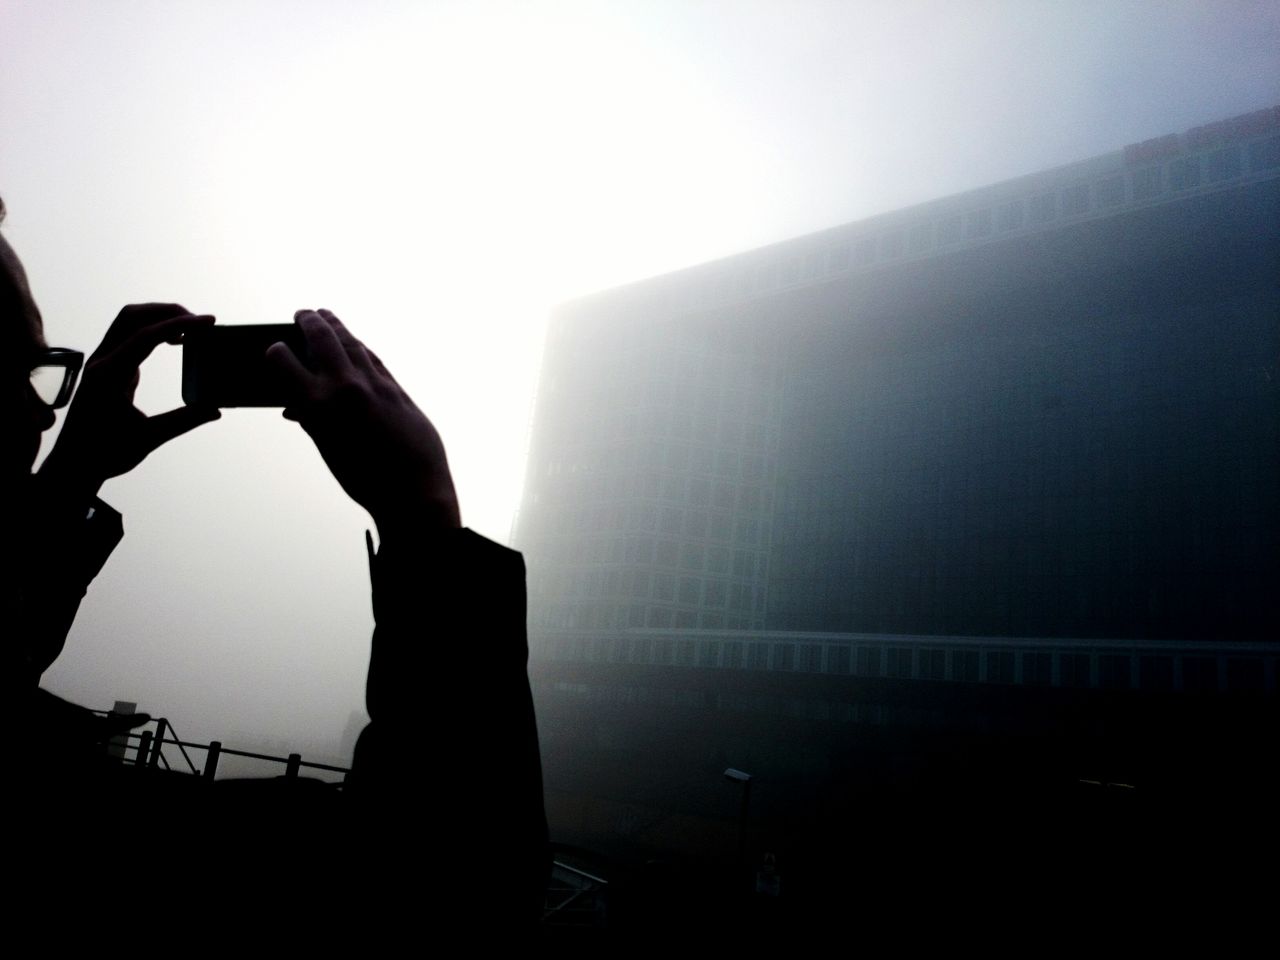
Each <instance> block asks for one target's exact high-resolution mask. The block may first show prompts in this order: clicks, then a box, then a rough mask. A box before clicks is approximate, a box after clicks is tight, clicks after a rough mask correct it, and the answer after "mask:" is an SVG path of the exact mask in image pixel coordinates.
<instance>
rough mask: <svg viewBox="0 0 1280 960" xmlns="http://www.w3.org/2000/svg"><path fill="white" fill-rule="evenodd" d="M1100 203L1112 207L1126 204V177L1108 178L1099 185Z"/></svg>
mask: <svg viewBox="0 0 1280 960" xmlns="http://www.w3.org/2000/svg"><path fill="white" fill-rule="evenodd" d="M1097 191H1098V203H1100V204H1102V205H1103V206H1104V207H1112V206H1115V205H1116V204H1117V203H1124V177H1108V178H1107V179H1106V180H1102V181H1100V182H1099V183H1098V186H1097Z"/></svg>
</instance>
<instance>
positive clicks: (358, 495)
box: [267, 310, 461, 542]
mask: <svg viewBox="0 0 1280 960" xmlns="http://www.w3.org/2000/svg"><path fill="white" fill-rule="evenodd" d="M294 321H295V322H296V323H297V324H298V327H299V328H300V329H301V330H302V335H303V337H304V338H305V339H306V343H307V353H308V358H307V359H308V366H304V365H303V363H302V361H300V360H299V359H298V358H297V357H296V356H295V355H294V353H293V351H291V350H290V349H289V348H288V347H287V346H285V345H284V344H283V343H277V344H273V345H272V346H271V347H270V348H269V349H268V350H267V359H268V361H269V362H270V363H272V364H274V365H275V367H276V368H277V369H278V370H279V371H280V374H281V376H283V377H285V378H286V379H287V381H288V382H289V384H290V388H291V392H292V394H293V400H292V401H291V403H290V405H289V406H288V407H287V408H286V409H285V411H284V415H285V417H287V418H288V419H290V420H296V421H297V422H298V423H300V424H301V425H302V428H303V429H304V430H306V431H307V433H308V434H310V435H311V439H312V440H314V441H315V443H316V447H317V448H318V449H319V450H320V456H321V457H323V458H324V462H325V463H326V464H328V465H329V469H330V470H331V471H333V475H334V477H335V478H336V479H337V481H338V483H339V484H341V485H342V489H343V490H345V491H347V493H348V494H349V495H350V496H351V498H352V499H353V500H355V501H356V502H357V503H359V504H360V505H361V506H363V507H364V508H365V509H366V510H368V511H369V513H370V514H371V515H372V516H373V520H374V522H375V523H376V524H377V525H378V531H379V534H380V535H381V537H382V539H383V541H384V542H385V541H386V539H387V537H388V535H397V534H400V533H410V532H412V533H413V534H414V535H422V534H429V533H430V532H432V531H434V530H440V529H448V528H454V527H459V526H461V520H460V518H459V511H458V498H457V495H456V494H455V492H454V489H453V478H452V476H450V474H449V463H448V460H447V459H446V458H445V453H444V444H443V443H441V441H440V435H439V434H438V433H437V432H436V429H435V427H433V426H432V425H431V421H429V420H428V419H427V418H426V417H425V416H424V415H423V413H422V411H421V410H419V409H418V408H417V406H415V405H414V402H413V401H412V400H411V399H410V398H409V395H408V394H407V393H405V392H404V390H403V389H401V387H400V385H399V384H398V383H396V381H395V378H394V377H392V376H391V374H390V373H388V372H387V368H386V367H384V366H383V365H382V361H381V360H379V359H378V358H377V357H376V356H375V355H374V353H373V351H371V350H369V349H368V348H367V347H366V346H365V345H364V344H362V343H361V342H360V341H359V340H357V339H356V338H355V337H353V336H352V335H351V332H350V331H349V330H347V328H346V327H344V326H343V325H342V321H340V320H339V319H338V318H337V317H335V316H334V315H333V314H332V313H330V312H329V311H328V310H319V311H315V310H299V311H298V312H297V313H296V314H294Z"/></svg>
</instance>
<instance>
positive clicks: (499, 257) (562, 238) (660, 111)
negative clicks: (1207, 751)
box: [0, 0, 1280, 753]
mask: <svg viewBox="0 0 1280 960" xmlns="http://www.w3.org/2000/svg"><path fill="white" fill-rule="evenodd" d="M0 31H2V33H0V35H2V36H3V37H4V39H5V52H4V55H3V57H0V129H2V130H3V134H2V135H0V196H3V198H4V200H5V203H6V205H7V207H8V208H9V218H8V220H7V221H6V224H5V226H4V231H5V234H6V236H7V237H8V239H9V240H10V242H11V243H12V244H13V245H14V247H15V248H16V249H17V251H18V253H19V255H20V256H21V257H22V258H23V260H24V262H25V264H26V267H27V271H28V274H29V275H30V278H31V283H32V286H33V289H34V291H35V295H36V299H37V301H38V302H39V303H40V305H41V308H42V310H43V313H44V317H45V326H46V334H47V337H48V340H49V342H50V343H51V344H53V345H58V346H70V347H76V348H79V349H83V350H85V351H86V352H87V351H88V350H90V349H92V347H93V346H94V345H96V343H97V342H98V339H99V338H100V337H101V334H102V332H103V331H104V330H105V328H106V326H107V324H108V323H109V321H110V320H111V318H112V317H113V316H114V315H115V314H116V312H117V311H118V310H119V308H120V307H121V306H122V305H124V304H126V303H131V302H140V301H148V300H158V301H164V300H175V301H177V302H180V303H183V304H184V305H186V306H187V307H189V308H190V309H192V310H194V311H197V312H212V313H215V314H216V315H217V316H218V318H219V320H220V321H222V322H226V323H265V322H286V321H288V319H289V318H290V317H291V316H292V312H293V311H294V310H295V309H297V308H299V307H319V306H325V307H329V308H331V309H333V310H334V311H335V312H337V313H338V315H339V316H341V317H342V318H343V319H344V320H345V321H346V322H347V323H348V325H349V326H350V327H351V328H352V329H353V331H354V332H355V333H356V334H357V335H358V336H360V337H362V338H363V339H365V340H366V341H367V342H368V343H369V344H370V345H371V346H373V347H374V349H376V350H377V352H378V353H379V354H380V355H381V356H382V357H383V358H384V359H385V360H386V362H387V364H388V366H389V367H390V368H391V370H392V371H393V372H394V373H395V374H396V375H397V376H398V378H399V379H400V380H401V382H402V383H403V384H404V385H405V386H406V388H407V389H408V390H409V392H410V393H411V394H412V395H413V396H414V397H415V399H416V400H417V401H418V403H419V405H420V406H421V407H422V408H423V409H424V410H425V411H426V412H427V414H428V415H429V416H430V417H431V418H432V419H433V420H434V422H435V423H436V424H437V426H438V427H439V429H440V431H441V433H442V435H443V437H444V439H445V442H446V444H447V446H448V449H449V453H450V458H451V462H452V465H453V469H454V473H455V479H456V482H457V486H458V490H459V494H460V498H461V502H462V509H463V519H464V522H465V523H466V524H467V525H469V526H471V527H473V528H474V529H476V530H478V531H480V532H481V533H483V534H485V535H487V536H489V537H492V538H494V539H497V540H504V541H505V540H506V538H507V536H508V533H509V530H510V526H511V521H512V515H513V512H514V510H515V508H516V505H517V503H518V500H519V496H520V490H521V485H522V480H523V470H524V456H525V450H526V445H527V434H528V424H529V418H530V415H531V409H532V405H531V404H532V399H533V397H534V394H535V390H536V380H537V371H538V365H539V360H540V355H541V343H542V336H543V332H544V326H545V321H546V317H547V315H548V312H549V310H550V309H551V307H552V306H553V305H554V304H556V303H558V302H561V301H563V300H566V299H569V298H572V297H575V296H579V295H581V294H584V293H587V292H590V291H593V290H598V289H603V288H607V287H609V286H613V285H616V284H621V283H625V282H628V281H631V280H635V279H639V278H642V277H645V276H650V275H653V274H658V273H662V272H665V271H668V270H672V269H675V268H678V267H682V266H687V265H690V264H694V263H698V262H701V261H704V260H708V259H711V258H714V257H718V256H723V255H726V254H729V253H732V252H735V251H740V250H745V249H749V248H752V247H754V246H758V245H761V244H765V243H770V242H773V241H776V240H780V239H783V238H786V237H790V236H795V235H800V234H804V233H808V232H810V231H814V230H818V229H821V228H824V227H829V226H833V225H836V224H840V223H844V222H848V221H851V220H856V219H858V218H861V217H865V216H869V215H872V214H875V213H879V212H883V211H888V210H893V209H897V208H899V207H902V206H906V205H909V204H912V203H916V202H921V201H925V200H928V199H931V198H935V197H941V196H946V195H949V194H953V193H957V192H960V191H964V190H967V189H971V188H974V187H977V186H981V185H984V184H988V183H994V182H997V181H1000V180H1003V179H1006V178H1009V177H1013V176H1017V175H1019V174H1024V173H1030V172H1035V171H1039V170H1043V169H1046V168H1049V167H1053V166H1056V165H1059V164H1063V163H1067V162H1070V161H1074V160H1078V159H1082V158H1086V157H1089V156H1092V155H1096V154H1100V153H1105V152H1108V151H1112V150H1116V149H1119V148H1121V147H1123V146H1124V145H1125V144H1128V143H1133V142H1137V141H1141V140H1144V139H1146V138H1149V137H1156V136H1160V135H1162V134H1166V133H1170V132H1175V131H1182V130H1186V129H1188V128H1190V127H1192V126H1195V125H1196V124H1200V123H1206V122H1209V121H1213V120H1216V119H1220V118H1223V117H1228V116H1232V115H1235V114H1239V113H1244V112H1247V111H1249V110H1254V109H1258V108H1261V107H1266V106H1270V105H1273V104H1275V103H1277V102H1280V70H1277V62H1276V53H1275V51H1276V50H1277V49H1280V11H1278V9H1277V7H1276V6H1275V5H1274V4H1264V3H1258V4H1248V3H1238V4H1232V3H1214V4H1203V3H1172V4H1160V5H1153V4H1148V3H1119V2H1115V0H1108V2H1100V3H1086V2H1073V3H1069V4H1049V3H1043V4H1041V3H1029V2H1021V0H1019V2H1011V3H1003V4H1002V3H976V2H975V3H965V4H944V3H941V2H936V3H903V2H895V3H870V2H868V3H807V2H786V3H783V2H775V3H697V4H693V3H687V2H676V3H659V2H644V3H639V2H637V3H622V2H618V3H608V4H604V3H594V4H592V3H580V4H579V3H552V2H543V3H538V4H519V3H512V4H504V3H486V4H463V3H456V4H454V3H368V4H361V5H355V4H348V3H317V2H308V3H278V2H271V3H267V2H259V3H220V4H200V3H178V2H164V3H144V2H136V3H88V2H86V3H73V2H63V3H15V2H11V0H4V2H3V3H0ZM179 369H180V358H179V353H178V351H177V350H175V349H170V350H167V351H163V350H162V351H161V352H160V354H158V355H157V356H156V357H155V358H153V359H152V360H151V361H150V362H149V363H148V364H147V366H146V367H145V368H144V375H143V377H144V379H143V384H142V387H141V389H140V392H139V399H140V404H141V405H142V406H143V407H144V408H145V409H147V410H148V411H156V412H158V411H160V410H164V409H168V408H169V407H172V406H174V405H176V404H177V403H179V402H180V401H179V396H178V394H179V390H178V377H179ZM51 442H52V436H51V437H50V438H49V439H47V440H46V444H45V450H46V451H47V449H48V447H49V446H50V444H51ZM102 495H103V498H104V499H105V500H107V501H108V502H109V503H111V504H112V505H113V506H115V507H116V508H117V509H119V510H121V511H122V513H123V514H124V517H125V529H126V537H125V540H124V541H123V543H122V544H121V545H120V547H119V548H118V549H117V550H116V552H115V554H114V555H113V557H112V559H111V561H110V562H109V564H108V566H107V568H106V570H105V571H104V572H103V574H102V575H101V576H100V577H99V578H98V579H97V580H96V581H95V582H94V584H93V585H92V587H91V588H90V592H89V595H88V597H87V599H86V600H85V602H84V604H83V605H82V607H81V610H80V614H79V617H78V619H77V622H76V625H75V627H74V629H73V631H72V633H71V636H70V637H69V639H68V642H67V647H66V651H65V652H64V654H63V655H62V657H61V658H60V659H59V661H58V662H57V663H56V664H55V666H54V667H53V668H52V669H51V670H50V671H48V672H47V673H46V675H45V680H44V683H45V686H47V687H48V688H50V689H52V690H54V691H55V692H57V693H60V694H63V695H65V696H68V697H70V698H72V699H75V700H77V701H79V702H81V703H85V704H87V705H90V706H95V707H107V706H110V704H111V702H112V701H114V700H116V699H124V700H134V701H137V702H138V703H139V705H140V708H141V709H144V710H148V711H150V712H152V713H154V714H157V715H166V716H168V717H170V718H172V719H173V721H174V723H175V724H176V726H177V730H178V732H179V733H180V734H181V735H182V736H184V737H187V738H192V739H199V738H205V739H207V738H211V737H218V738H221V739H224V740H226V741H228V742H235V741H237V740H239V741H241V742H245V743H247V742H250V741H253V740H255V739H256V740H258V741H261V742H290V743H295V744H298V745H299V746H300V748H301V749H303V750H304V751H308V752H321V753H322V752H324V751H326V750H336V749H337V748H336V743H337V742H338V740H339V739H340V738H341V736H342V734H343V732H344V730H346V729H348V727H349V724H350V720H351V716H352V714H353V713H358V712H359V711H361V710H362V700H363V688H364V678H365V666H366V663H367V656H368V644H369V635H370V631H371V627H372V617H371V613H370V608H369V596H368V576H367V570H366V560H365V554H364V547H363V542H362V531H363V530H364V529H365V528H366V527H367V526H369V521H368V519H367V517H366V516H365V515H364V514H363V511H361V510H360V509H359V508H357V507H356V506H354V505H353V504H352V503H350V501H348V500H347V498H346V497H345V496H344V495H343V493H342V492H341V490H340V489H339V488H338V486H337V484H336V483H335V482H334V481H333V480H332V478H331V477H330V476H329V475H328V472H327V471H326V469H325V468H324V465H323V464H322V462H321V461H320V459H319V457H318V456H317V454H316V452H315V450H314V447H313V446H312V445H311V443H310V441H309V440H308V438H307V437H306V436H305V435H304V434H303V433H302V432H301V431H300V430H299V429H298V428H297V426H296V425H295V424H292V423H289V422H286V421H283V420H282V419H281V418H280V416H279V414H278V412H276V411H264V410H232V411H228V412H227V413H226V415H225V416H224V417H223V419H222V420H221V421H220V422H218V423H216V424H212V425H210V426H207V427H204V428H202V429H200V430H198V431H197V432H195V433H194V434H192V435H190V436H187V437H183V438H181V439H179V440H178V441H175V442H174V443H172V444H170V445H168V446H166V447H165V448H163V449H162V450H160V451H158V452H157V453H156V454H154V455H153V456H152V457H151V458H150V459H149V460H147V461H146V462H145V463H144V464H143V465H142V466H141V467H139V468H138V469H137V470H135V471H134V472H133V473H131V474H129V475H128V476H125V477H122V478H119V479H116V480H113V481H111V482H109V483H108V484H107V486H106V487H105V488H104V491H103V494H102ZM432 682H433V678H430V677H424V678H423V684H424V690H429V687H430V684H431V683H432Z"/></svg>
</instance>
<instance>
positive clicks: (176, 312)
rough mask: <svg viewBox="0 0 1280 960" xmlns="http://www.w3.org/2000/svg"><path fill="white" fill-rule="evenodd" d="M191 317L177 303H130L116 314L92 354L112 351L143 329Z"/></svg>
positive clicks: (189, 313) (185, 309)
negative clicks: (166, 321)
mask: <svg viewBox="0 0 1280 960" xmlns="http://www.w3.org/2000/svg"><path fill="white" fill-rule="evenodd" d="M191 315H192V314H191V311H190V310H188V309H187V308H186V307H184V306H182V305H181V304H179V303H131V304H129V305H128V306H127V307H125V308H124V309H123V310H121V311H120V312H119V313H118V314H116V318H115V319H114V320H112V321H111V326H110V327H108V328H107V332H106V334H105V335H104V336H103V338H102V343H101V344H99V345H98V349H97V350H95V351H94V354H95V355H98V354H105V353H108V352H110V351H111V350H114V349H115V348H116V347H118V346H119V345H120V344H122V343H124V342H125V341H126V340H128V339H129V337H131V336H132V335H133V334H134V333H136V332H137V331H139V330H141V329H142V328H143V327H146V326H150V325H151V324H153V323H161V322H163V321H165V320H172V319H173V318H174V317H183V316H191Z"/></svg>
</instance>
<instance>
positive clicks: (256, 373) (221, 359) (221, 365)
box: [182, 323, 306, 407]
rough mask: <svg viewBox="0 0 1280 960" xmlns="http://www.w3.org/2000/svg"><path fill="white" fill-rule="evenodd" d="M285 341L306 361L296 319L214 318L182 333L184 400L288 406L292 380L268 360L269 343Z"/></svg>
mask: <svg viewBox="0 0 1280 960" xmlns="http://www.w3.org/2000/svg"><path fill="white" fill-rule="evenodd" d="M273 343H284V344H285V345H286V346H287V347H288V348H289V349H290V350H292V351H293V352H294V353H295V354H296V355H297V356H298V357H299V358H300V359H301V360H302V362H303V363H306V341H304V340H303V338H302V331H300V330H299V329H298V327H297V325H296V324H292V323H273V324H248V325H243V326H222V325H220V324H214V325H213V326H211V327H204V328H203V329H200V330H193V331H191V332H190V333H187V334H184V335H183V337H182V401H183V403H186V404H188V405H200V406H215V407H283V406H287V405H288V399H287V397H286V385H285V382H284V381H283V379H282V378H281V377H280V375H279V373H278V372H277V371H276V370H275V368H274V367H272V366H270V365H269V364H268V363H267V359H266V354H267V348H268V347H269V346H271V345H272V344H273Z"/></svg>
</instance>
